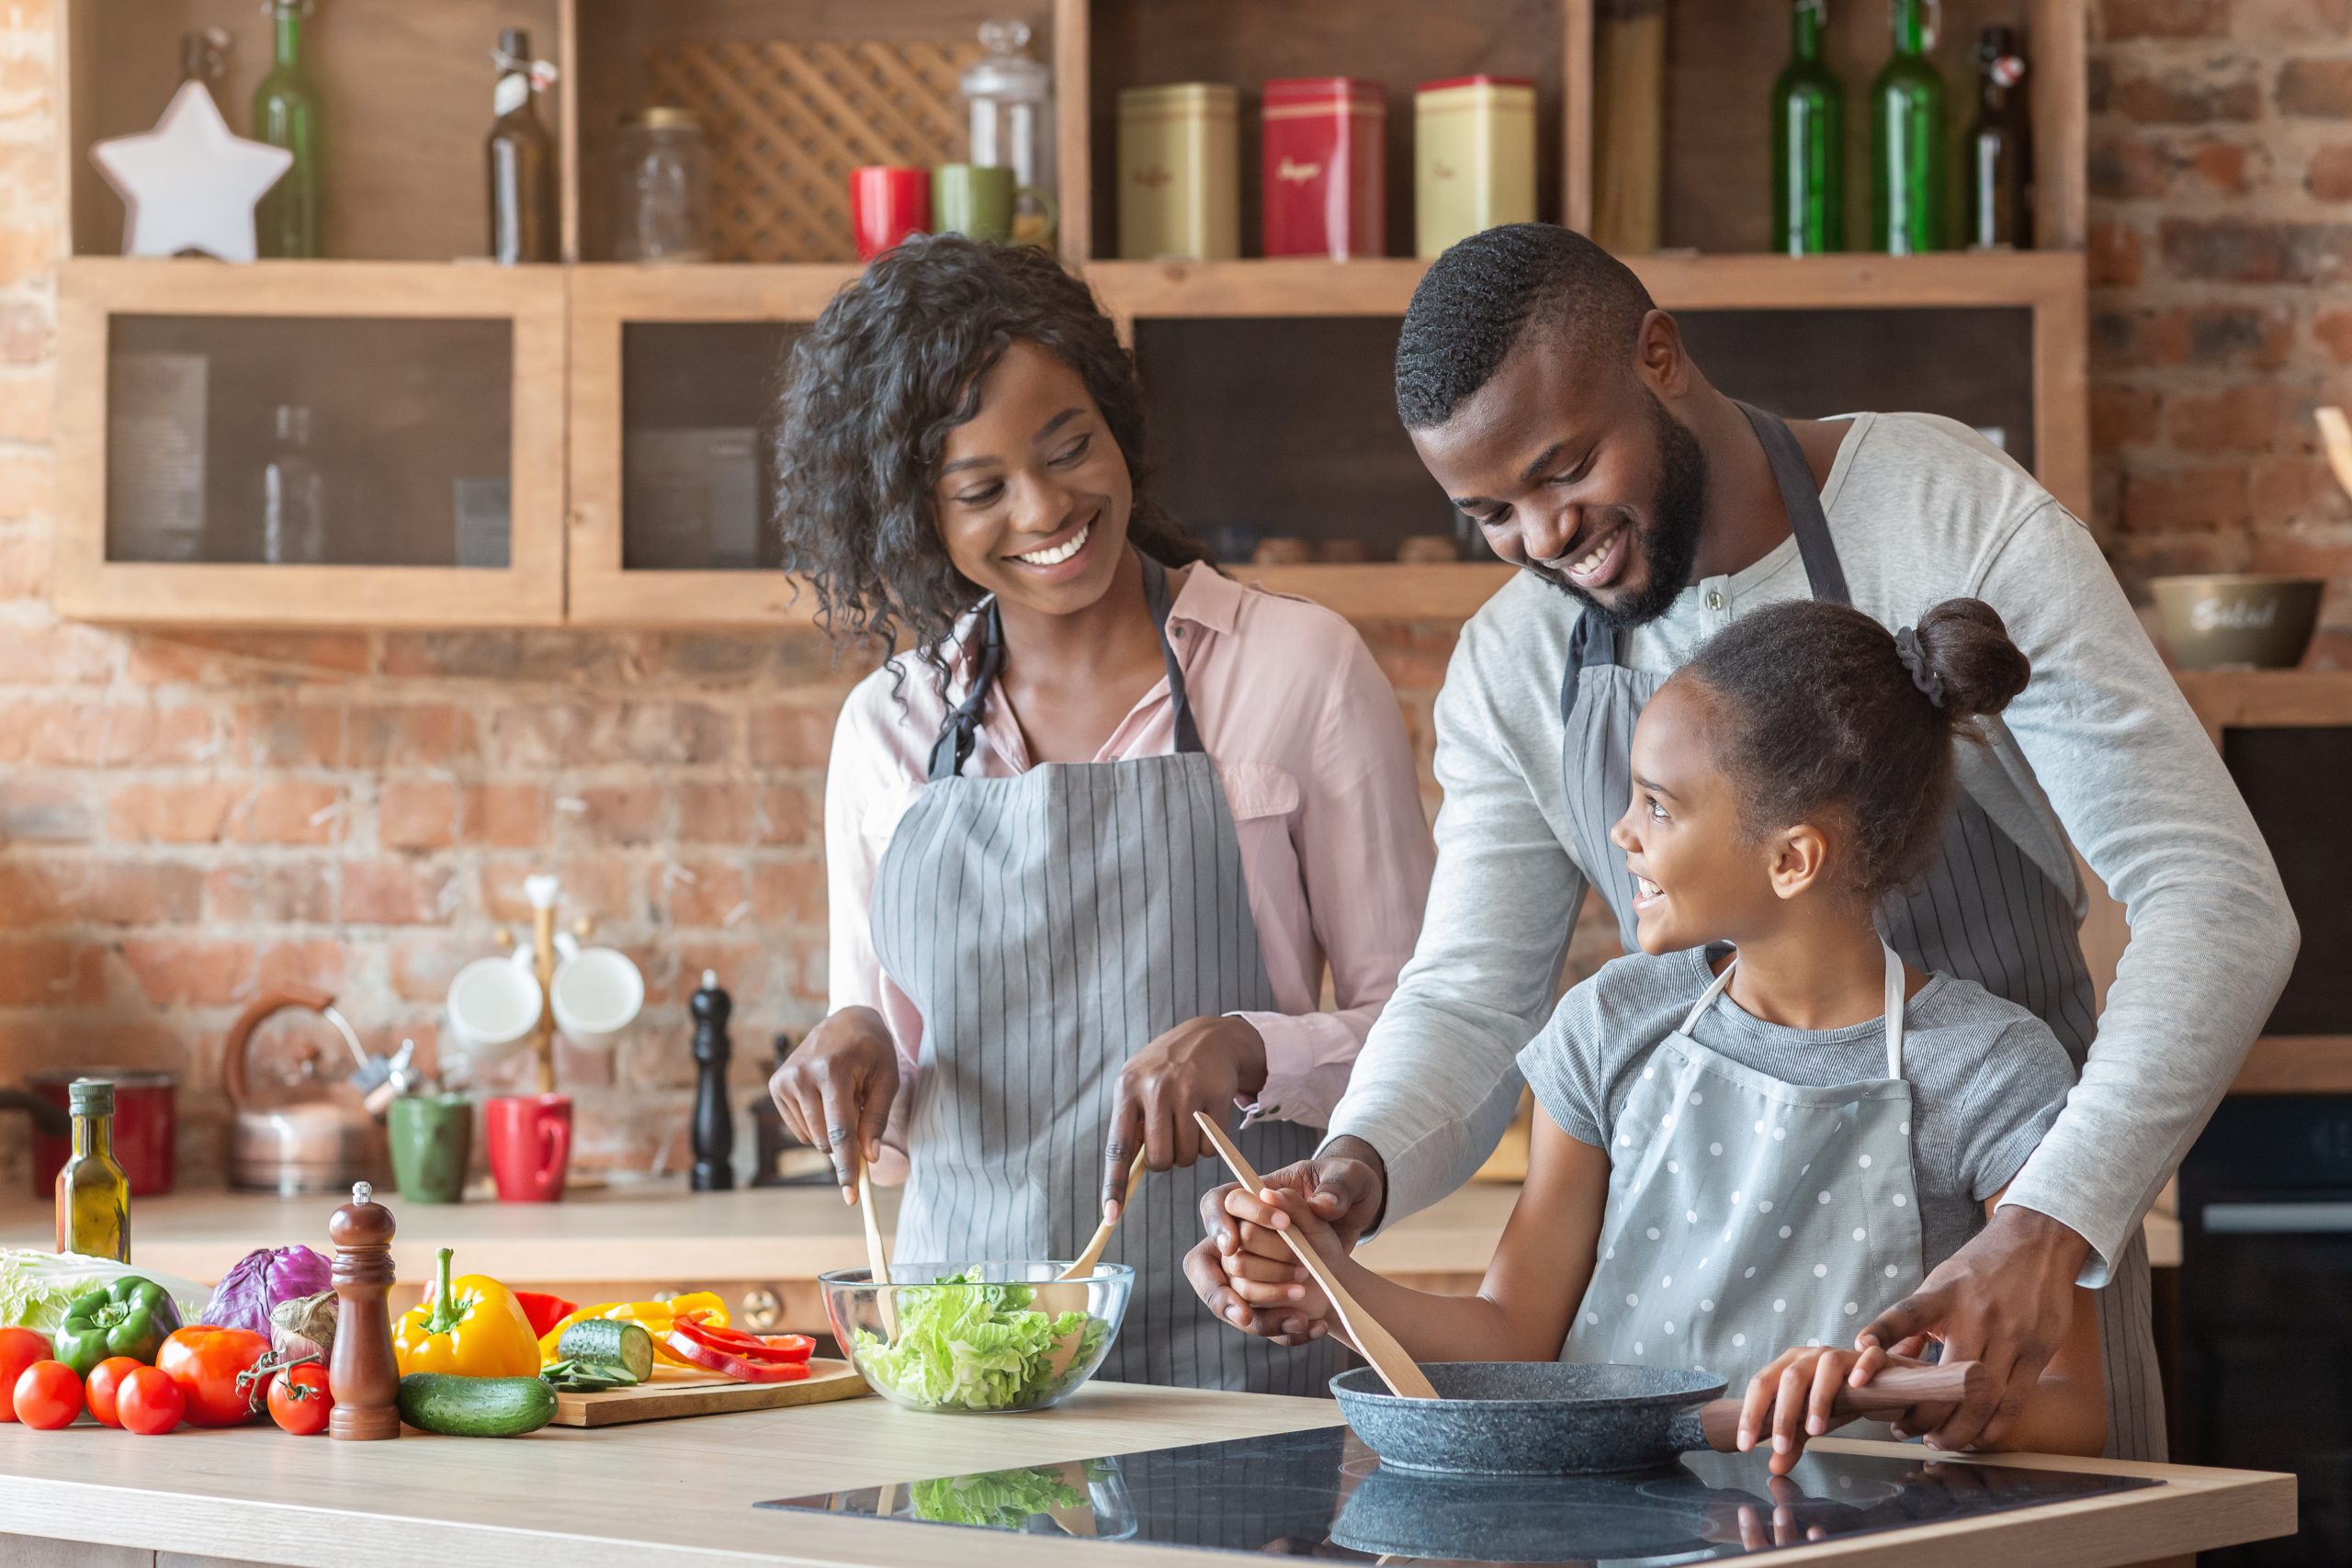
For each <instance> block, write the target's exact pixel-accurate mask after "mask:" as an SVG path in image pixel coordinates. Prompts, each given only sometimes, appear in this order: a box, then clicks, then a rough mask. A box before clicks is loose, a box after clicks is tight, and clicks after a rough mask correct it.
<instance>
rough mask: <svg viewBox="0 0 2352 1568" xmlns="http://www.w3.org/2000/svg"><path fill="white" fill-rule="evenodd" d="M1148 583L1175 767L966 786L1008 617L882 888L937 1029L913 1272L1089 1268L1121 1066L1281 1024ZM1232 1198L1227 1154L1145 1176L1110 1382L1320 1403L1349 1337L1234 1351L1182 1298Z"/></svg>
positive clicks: (1256, 1341)
mask: <svg viewBox="0 0 2352 1568" xmlns="http://www.w3.org/2000/svg"><path fill="white" fill-rule="evenodd" d="M1143 573H1144V588H1145V593H1146V596H1147V598H1148V601H1149V603H1150V605H1151V612H1152V615H1153V617H1154V619H1155V620H1156V621H1157V622H1158V624H1159V632H1160V648H1161V650H1162V652H1163V653H1164V654H1165V655H1166V658H1167V663H1168V691H1169V699H1170V703H1171V704H1172V705H1173V706H1174V709H1175V720H1176V750H1175V752H1174V753H1173V754H1172V755H1170V756H1165V757H1141V758H1136V759H1135V760H1133V761H1122V762H1097V763H1046V764H1043V765H1041V766H1038V767H1035V768H1032V769H1030V770H1029V771H1028V772H1027V773H1022V774H1019V775H1017V776H1014V777H1012V778H966V777H964V776H963V774H962V769H963V766H964V763H965V761H967V759H968V758H969V757H970V755H971V750H972V743H973V738H974V737H975V736H976V735H977V734H978V728H979V722H980V716H981V714H982V712H983V711H984V709H985V707H986V705H987V704H988V701H989V694H990V693H991V692H992V690H993V689H994V686H995V683H996V676H997V671H998V670H999V669H1000V668H1001V665H1002V663H1003V631H1002V626H1001V622H1000V621H999V619H998V616H997V613H996V609H995V607H994V606H993V605H991V606H990V607H989V611H988V614H987V616H986V618H985V629H984V632H983V638H984V640H983V645H982V651H981V658H980V662H979V667H978V671H976V673H975V674H974V676H973V679H972V685H971V690H970V693H969V694H967V696H966V697H965V699H964V701H963V702H962V703H961V704H960V705H958V706H957V707H956V709H955V710H954V711H953V712H951V713H950V714H949V715H948V719H947V723H946V726H945V727H944V728H943V730H942V731H941V734H940V738H939V743H938V745H937V747H936V748H935V749H934V750H933V753H932V759H931V776H930V783H929V784H927V785H926V786H925V788H924V789H923V792H922V795H919V796H918V797H917V798H916V800H915V803H914V805H913V806H912V807H910V808H909V809H908V811H907V814H906V816H905V817H904V818H902V819H901V820H900V821H899V827H898V829H897V831H896V833H895V834H893V836H892V838H891V840H890V845H889V848H888V851H886V852H884V854H883V856H882V863H881V866H880V868H879V870H878V871H877V873H876V876H875V886H874V915H873V930H874V949H875V952H876V954H877V955H878V956H879V958H880V960H881V963H882V968H883V970H884V971H885V972H886V973H887V974H888V976H890V978H891V980H892V982H893V983H894V984H896V985H897V986H898V987H899V989H901V990H903V991H904V992H906V994H907V995H908V997H909V998H911V999H912V1000H913V1002H914V1004H915V1006H916V1007H917V1008H918V1009H919V1010H921V1012H922V1074H921V1077H919V1078H918V1079H917V1080H916V1089H915V1096H914V1102H913V1106H912V1111H911V1115H910V1119H909V1122H908V1131H907V1154H908V1156H909V1159H910V1162H911V1169H910V1173H909V1175H908V1178H907V1190H906V1200H905V1202H904V1203H903V1204H902V1205H901V1207H900V1209H899V1233H898V1239H897V1245H896V1249H895V1250H896V1252H897V1255H898V1257H899V1258H900V1259H901V1260H903V1262H905V1263H906V1264H910V1265H913V1264H921V1263H924V1262H931V1261H958V1260H966V1259H979V1258H1024V1259H1025V1258H1069V1257H1072V1256H1074V1255H1075V1254H1076V1253H1077V1251H1078V1250H1079V1248H1080V1247H1082V1246H1083V1245H1084V1244H1085V1242H1086V1240H1087V1238H1088V1237H1090V1236H1091V1235H1093V1232H1094V1227H1095V1224H1096V1223H1097V1222H1098V1221H1099V1220H1100V1219H1101V1217H1102V1209H1103V1143H1104V1141H1105V1139H1106V1138H1107V1137H1108V1136H1109V1134H1110V1130H1111V1106H1112V1100H1113V1098H1114V1092H1115V1090H1116V1089H1117V1086H1118V1077H1119V1069H1120V1068H1121V1067H1122V1066H1125V1063H1126V1060H1127V1058H1128V1057H1130V1056H1132V1055H1135V1053H1136V1052H1137V1051H1140V1050H1141V1049H1143V1047H1144V1046H1146V1045H1148V1044H1149V1043H1151V1042H1152V1041H1153V1040H1154V1039H1156V1038H1158V1037H1159V1035H1160V1034H1161V1033H1162V1032H1166V1031H1167V1030H1169V1029H1171V1028H1173V1027H1174V1026H1175V1025H1177V1024H1179V1023H1182V1022H1183V1021H1185V1020H1187V1019H1191V1018H1198V1017H1203V1016H1211V1017H1214V1016H1216V1015H1218V1014H1223V1013H1228V1012H1239V1011H1259V1010H1268V1011H1270V1010H1273V1008H1274V1006H1275V1003H1274V996H1273V986H1272V982H1271V981H1269V980H1268V979H1267V978H1266V971H1265V965H1264V964H1262V963H1261V960H1260V958H1259V953H1258V928H1257V925H1256V923H1255V922H1254V921H1253V920H1252V919H1250V897H1249V890H1248V888H1247V887H1246V886H1245V885H1244V884H1243V881H1242V875H1241V850H1240V845H1239V844H1238V841H1237V840H1235V838H1234V832H1233V817H1232V814H1231V812H1230V810H1229V809H1228V808H1227V805H1226V797H1225V789H1224V786H1223V785H1222V784H1219V783H1218V781H1217V775H1216V766H1215V764H1214V763H1212V762H1211V761H1210V760H1209V757H1208V754H1207V753H1206V752H1205V751H1204V750H1202V747H1201V737H1200V730H1199V728H1198V727H1197V726H1196V725H1195V724H1194V723H1193V710H1192V705H1191V703H1190V701H1189V699H1188V698H1187V696H1186V694H1185V690H1184V673H1183V671H1182V668H1181V667H1180V666H1179V665H1178V664H1177V661H1176V654H1175V650H1174V649H1172V648H1171V647H1170V645H1169V640H1168V604H1169V595H1168V584H1167V574H1166V573H1165V572H1164V571H1163V570H1161V569H1160V567H1159V565H1158V563H1156V562H1154V561H1152V560H1150V559H1148V558H1146V559H1144V562H1143ZM1238 1142H1239V1144H1240V1145H1241V1147H1242V1149H1243V1151H1244V1152H1246V1153H1247V1154H1248V1155H1249V1156H1250V1161H1251V1163H1252V1164H1254V1165H1255V1166H1256V1167H1257V1168H1259V1169H1261V1170H1272V1169H1274V1168H1277V1167H1280V1166H1284V1165H1288V1164H1290V1163H1292V1162H1293V1161H1294V1160H1300V1159H1305V1158H1306V1157H1307V1156H1310V1155H1312V1154H1313V1153H1314V1152H1315V1145H1316V1143H1317V1134H1316V1132H1315V1130H1314V1129H1312V1128H1309V1127H1306V1126H1304V1125H1301V1124H1299V1123H1296V1122H1259V1123H1257V1124H1255V1125H1253V1126H1251V1127H1249V1128H1247V1129H1246V1130H1244V1131H1243V1132H1241V1133H1240V1134H1238ZM1225 1179H1226V1177H1225V1174H1224V1170H1223V1168H1222V1167H1221V1166H1220V1165H1219V1164H1218V1163H1217V1161H1216V1158H1215V1157H1214V1156H1211V1157H1209V1158H1206V1159H1204V1160H1202V1161H1201V1162H1200V1163H1198V1164H1196V1165H1194V1166H1193V1167H1192V1168H1190V1169H1189V1170H1177V1171H1171V1172H1167V1173H1164V1174H1162V1173H1158V1172H1155V1173H1152V1174H1150V1175H1148V1176H1146V1177H1145V1178H1144V1180H1143V1184H1142V1186H1141V1187H1140V1188H1139V1189H1138V1190H1136V1201H1135V1202H1134V1203H1133V1204H1131V1205H1129V1207H1128V1209H1127V1212H1126V1213H1125V1217H1124V1218H1123V1219H1122V1220H1121V1221H1120V1223H1119V1228H1118V1231H1117V1232H1116V1234H1115V1235H1114V1236H1113V1237H1112V1240H1111V1246H1110V1248H1109V1250H1108V1251H1107V1252H1105V1253H1104V1255H1103V1256H1104V1257H1105V1258H1107V1259H1108V1260H1110V1261H1112V1262H1114V1263H1128V1264H1132V1265H1133V1266H1134V1267H1135V1270H1136V1287H1135V1295H1134V1298H1133V1300H1132V1301H1131V1302H1130V1303H1129V1304H1128V1307H1127V1314H1126V1321H1125V1325H1124V1326H1123V1327H1122V1328H1121V1329H1120V1331H1119V1337H1118V1338H1117V1340H1116V1341H1115V1342H1114V1345H1113V1346H1112V1348H1111V1354H1110V1358H1109V1359H1108V1360H1106V1361H1105V1362H1104V1363H1103V1371H1102V1373H1101V1374H1100V1375H1102V1376H1103V1377H1108V1378H1115V1379H1120V1380H1123V1381H1126V1382H1150V1383H1173V1384H1181V1385H1184V1386H1188V1387H1201V1388H1233V1389H1248V1390H1252V1391H1255V1392H1258V1393H1322V1392H1323V1385H1324V1382H1325V1381H1326V1380H1327V1379H1328V1378H1329V1376H1330V1374H1331V1372H1332V1371H1334V1370H1335V1368H1336V1365H1337V1359H1338V1352H1337V1350H1336V1348H1335V1346H1334V1345H1333V1343H1332V1342H1331V1341H1329V1340H1327V1341H1325V1342H1323V1343H1322V1344H1319V1345H1316V1346H1313V1347H1306V1348H1286V1347H1283V1346H1280V1345H1274V1344H1271V1343H1269V1342H1267V1341H1265V1340H1263V1339H1260V1338H1256V1337H1252V1336H1249V1335H1244V1334H1241V1333H1238V1332H1237V1331H1236V1330H1235V1329H1234V1328H1233V1327H1232V1326H1231V1325H1227V1324H1221V1323H1219V1322H1218V1321H1217V1320H1216V1318H1215V1317H1213V1316H1212V1315H1210V1313H1209V1311H1208V1309H1207V1308H1206V1307H1204V1306H1203V1305H1202V1304H1201V1302H1200V1299H1199V1298H1198V1297H1197V1296H1195V1295H1194V1294H1193V1290H1192V1287H1191V1286H1190V1285H1189V1284H1187V1283H1186V1282H1185V1280H1184V1274H1183V1269H1182V1260H1183V1257H1184V1254H1185V1252H1186V1250H1187V1249H1189V1248H1190V1247H1192V1246H1193V1244H1194V1243H1195V1242H1197V1241H1198V1240H1199V1239H1200V1235H1201V1224H1200V1218H1199V1212H1198V1206H1199V1202H1200V1199H1201V1196H1202V1195H1203V1194H1204V1193H1205V1192H1206V1191H1207V1190H1209V1189H1210V1188H1211V1187H1214V1186H1216V1185H1217V1184H1218V1183H1220V1182H1222V1181H1224V1180H1225Z"/></svg>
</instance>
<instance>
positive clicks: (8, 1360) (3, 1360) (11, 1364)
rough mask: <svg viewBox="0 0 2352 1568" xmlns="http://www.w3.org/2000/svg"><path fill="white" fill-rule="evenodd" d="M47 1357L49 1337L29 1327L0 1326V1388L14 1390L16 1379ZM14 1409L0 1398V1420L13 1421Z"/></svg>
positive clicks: (7, 1401)
mask: <svg viewBox="0 0 2352 1568" xmlns="http://www.w3.org/2000/svg"><path fill="white" fill-rule="evenodd" d="M48 1359H49V1337H48V1336H47V1335H45V1334H36V1333H35V1332H33V1331H32V1330H31V1329H29V1328H0V1390H6V1391H14V1390H15V1388H16V1386H17V1379H18V1378H20V1377H23V1376H24V1375H25V1369H26V1368H27V1367H29V1366H31V1365H32V1364H33V1363H34V1362H35V1361H46V1360H48ZM16 1418H17V1412H16V1409H15V1407H14V1405H13V1404H12V1403H11V1401H9V1400H7V1399H0V1421H14V1420H15V1419H16Z"/></svg>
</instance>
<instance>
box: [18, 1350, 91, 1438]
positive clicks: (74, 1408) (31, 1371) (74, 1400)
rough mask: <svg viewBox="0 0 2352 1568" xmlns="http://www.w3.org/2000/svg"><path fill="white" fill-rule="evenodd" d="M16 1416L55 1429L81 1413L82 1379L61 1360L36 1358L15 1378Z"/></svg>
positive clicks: (65, 1424) (30, 1425)
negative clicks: (40, 1359)
mask: <svg viewBox="0 0 2352 1568" xmlns="http://www.w3.org/2000/svg"><path fill="white" fill-rule="evenodd" d="M11 1403H12V1404H15V1405H16V1407H17V1420H19V1421H22V1422H23V1423H24V1424H25V1425H26V1426H28V1427H40V1429H41V1430H42V1431H44V1432H54V1431H56V1430H57V1429H58V1428H59V1427H71V1426H72V1425H74V1417H75V1416H79V1415H81V1414H82V1380H81V1379H80V1378H78V1377H76V1376H75V1375H74V1369H73V1368H71V1367H69V1366H67V1365H66V1364H65V1363H64V1362H62V1361H35V1362H34V1363H33V1364H32V1365H31V1366H29V1367H27V1368H26V1369H25V1370H24V1371H23V1372H22V1373H20V1374H19V1375H18V1376H17V1393H16V1397H15V1399H14V1400H12V1401H11Z"/></svg>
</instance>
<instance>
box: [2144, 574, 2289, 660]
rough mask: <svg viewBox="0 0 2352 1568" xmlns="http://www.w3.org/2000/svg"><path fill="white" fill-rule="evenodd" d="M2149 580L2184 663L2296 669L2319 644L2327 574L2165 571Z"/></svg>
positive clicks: (2173, 648)
mask: <svg viewBox="0 0 2352 1568" xmlns="http://www.w3.org/2000/svg"><path fill="white" fill-rule="evenodd" d="M2148 586H2149V587H2150V588H2152V589H2154V591H2155V595H2156V614H2157V616H2158V618H2159V620H2160V621H2161V623H2162V625H2163V626H2164V634H2165V649H2166V651H2168V652H2169V653H2171V655H2172V660H2173V662H2174V663H2175V664H2177V665H2179V666H2180V667H2181V668H2182V669H2184V670H2214V669H2219V668H2222V666H2225V665H2233V664H2234V665H2251V666H2252V667H2254V668H2255V669H2257V670H2291V669H2293V668H2294V667H2295V666H2296V665H2298V664H2300V663H2301V662H2302V660H2303V654H2304V651H2305V650H2306V649H2309V648H2310V647H2311V645H2312V630H2313V629H2314V628H2315V627H2316V626H2318V625H2319V601H2320V594H2321V592H2322V591H2323V590H2324V589H2325V588H2326V586H2327V580H2326V579H2325V578H2321V577H2277V576H2270V575H2267V574H2264V573H2261V572H2217V573H2213V574H2211V575H2208V576H2201V577H2159V578H2156V579H2154V580H2153V581H2151V582H2150V583H2149V585H2148Z"/></svg>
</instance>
